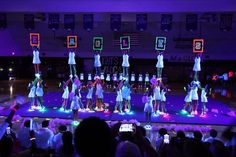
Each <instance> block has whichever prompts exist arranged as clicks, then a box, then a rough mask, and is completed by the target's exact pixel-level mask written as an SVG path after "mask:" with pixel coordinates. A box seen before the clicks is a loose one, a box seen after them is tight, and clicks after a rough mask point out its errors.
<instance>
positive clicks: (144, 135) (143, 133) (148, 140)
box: [138, 126, 151, 143]
mask: <svg viewBox="0 0 236 157" xmlns="http://www.w3.org/2000/svg"><path fill="white" fill-rule="evenodd" d="M138 128H139V129H140V130H141V133H142V135H143V137H144V139H145V140H147V142H149V143H151V140H150V139H149V138H148V137H147V133H146V129H145V128H144V127H142V126H138Z"/></svg>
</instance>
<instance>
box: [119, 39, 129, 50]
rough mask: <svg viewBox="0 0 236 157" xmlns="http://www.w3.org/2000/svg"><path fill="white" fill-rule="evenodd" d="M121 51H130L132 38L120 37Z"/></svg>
mask: <svg viewBox="0 0 236 157" xmlns="http://www.w3.org/2000/svg"><path fill="white" fill-rule="evenodd" d="M120 49H121V50H129V49H130V36H123V37H120Z"/></svg>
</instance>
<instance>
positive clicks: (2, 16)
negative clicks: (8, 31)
mask: <svg viewBox="0 0 236 157" xmlns="http://www.w3.org/2000/svg"><path fill="white" fill-rule="evenodd" d="M0 28H2V29H5V28H7V14H6V13H0Z"/></svg>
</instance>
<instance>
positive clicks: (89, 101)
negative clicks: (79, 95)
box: [86, 81, 94, 112]
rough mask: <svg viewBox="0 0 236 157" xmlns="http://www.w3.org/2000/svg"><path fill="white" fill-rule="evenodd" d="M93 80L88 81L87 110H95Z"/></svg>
mask: <svg viewBox="0 0 236 157" xmlns="http://www.w3.org/2000/svg"><path fill="white" fill-rule="evenodd" d="M93 86H94V85H93V82H92V81H89V82H88V85H87V88H88V94H87V95H86V98H87V105H86V110H87V111H89V112H93V100H92V98H93V89H94V87H93Z"/></svg>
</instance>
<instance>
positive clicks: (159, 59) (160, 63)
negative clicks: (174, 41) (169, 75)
mask: <svg viewBox="0 0 236 157" xmlns="http://www.w3.org/2000/svg"><path fill="white" fill-rule="evenodd" d="M156 68H157V78H161V77H162V69H163V68H164V61H163V52H161V51H160V52H159V54H158V56H157V64H156Z"/></svg>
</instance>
